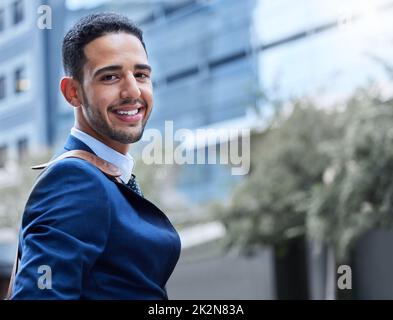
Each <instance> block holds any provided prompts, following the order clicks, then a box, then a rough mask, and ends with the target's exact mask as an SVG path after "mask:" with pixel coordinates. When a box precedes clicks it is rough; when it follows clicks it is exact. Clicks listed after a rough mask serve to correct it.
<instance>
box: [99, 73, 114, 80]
mask: <svg viewBox="0 0 393 320" xmlns="http://www.w3.org/2000/svg"><path fill="white" fill-rule="evenodd" d="M116 79H117V76H116V75H114V74H107V75H105V76H103V77H102V78H101V80H102V81H113V80H116Z"/></svg>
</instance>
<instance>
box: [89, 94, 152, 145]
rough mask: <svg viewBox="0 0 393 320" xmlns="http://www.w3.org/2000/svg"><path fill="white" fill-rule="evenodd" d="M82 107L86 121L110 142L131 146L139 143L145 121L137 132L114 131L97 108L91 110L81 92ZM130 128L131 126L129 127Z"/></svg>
mask: <svg viewBox="0 0 393 320" xmlns="http://www.w3.org/2000/svg"><path fill="white" fill-rule="evenodd" d="M83 99H84V102H85V104H84V106H85V111H86V117H87V119H86V120H87V121H88V123H89V124H90V126H91V127H92V129H93V130H94V131H96V132H97V133H99V134H100V135H103V136H105V137H108V138H110V139H112V140H115V141H117V142H120V143H123V144H131V143H135V142H137V141H139V140H140V139H141V138H142V135H143V131H144V130H145V126H146V120H145V121H144V122H143V121H142V127H141V129H140V130H139V132H136V133H130V132H126V131H125V130H121V129H116V128H114V127H111V126H110V125H109V123H107V122H106V121H105V120H104V119H105V117H104V116H103V114H102V112H101V111H100V110H99V109H98V108H92V107H91V105H90V103H89V101H88V99H87V97H86V95H85V93H84V92H83ZM130 127H131V126H130ZM135 128H136V127H135Z"/></svg>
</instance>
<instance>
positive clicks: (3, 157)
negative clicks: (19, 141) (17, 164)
mask: <svg viewBox="0 0 393 320" xmlns="http://www.w3.org/2000/svg"><path fill="white" fill-rule="evenodd" d="M6 162H7V146H5V145H3V146H1V147H0V169H3V168H5V164H6Z"/></svg>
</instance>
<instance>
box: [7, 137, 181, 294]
mask: <svg viewBox="0 0 393 320" xmlns="http://www.w3.org/2000/svg"><path fill="white" fill-rule="evenodd" d="M74 149H79V150H86V151H89V152H91V153H93V152H92V150H91V149H90V148H89V147H88V146H87V145H86V144H84V143H83V142H81V141H80V140H78V139H77V138H75V137H74V136H72V135H70V136H69V137H68V140H67V142H66V145H65V147H64V150H63V151H62V152H66V151H68V150H74ZM62 152H61V153H62ZM20 238H21V243H20V250H21V261H20V265H19V271H18V273H17V276H16V278H15V283H14V290H13V294H12V296H11V298H12V299H166V298H167V294H166V289H165V285H166V282H167V280H168V278H169V276H170V275H171V273H172V271H173V269H174V267H175V265H176V263H177V260H178V258H179V254H180V239H179V236H178V234H177V232H176V231H175V229H174V228H173V226H172V224H171V223H170V221H169V220H168V218H167V217H166V216H165V214H164V213H163V212H162V211H161V210H160V209H158V208H157V207H156V206H155V205H154V204H152V203H151V202H149V201H148V200H146V199H144V198H142V197H140V196H139V195H138V194H136V193H134V192H133V191H132V190H131V189H130V188H129V187H127V186H126V185H125V184H121V183H118V182H116V181H114V180H113V179H112V178H110V177H108V176H106V175H105V174H104V173H103V172H101V171H100V170H99V169H97V168H96V167H95V166H93V165H92V164H90V163H88V162H87V161H84V160H81V159H77V158H67V159H64V160H60V161H58V162H56V163H54V164H52V165H50V166H49V167H48V168H47V169H46V170H45V171H44V172H43V173H42V175H41V176H40V177H39V178H38V180H37V182H36V184H35V186H34V187H33V190H32V192H31V194H30V197H29V199H28V201H27V204H26V208H25V212H24V214H23V219H22V229H21V236H20ZM49 268H50V269H49ZM48 270H50V272H51V274H49V273H48V272H47V271H48ZM49 275H50V276H51V279H50V278H48V276H49ZM43 276H45V279H44V278H42V277H43ZM40 277H41V278H40ZM40 279H41V280H40ZM43 280H44V281H43ZM50 280H51V283H50V284H49V285H48V281H50ZM40 281H41V288H40V285H39V283H40ZM42 281H43V282H42ZM42 284H45V286H44V288H42Z"/></svg>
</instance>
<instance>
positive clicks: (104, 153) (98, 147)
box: [71, 127, 134, 183]
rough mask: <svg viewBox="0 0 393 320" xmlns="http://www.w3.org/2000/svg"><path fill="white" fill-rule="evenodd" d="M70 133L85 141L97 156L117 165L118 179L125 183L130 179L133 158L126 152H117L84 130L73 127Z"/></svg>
mask: <svg viewBox="0 0 393 320" xmlns="http://www.w3.org/2000/svg"><path fill="white" fill-rule="evenodd" d="M71 134H72V135H73V136H74V137H75V138H78V139H79V140H81V141H82V142H83V143H85V144H86V145H87V146H88V147H89V148H90V149H91V150H92V151H93V152H94V153H95V154H96V155H97V156H98V157H100V158H102V159H104V160H106V161H108V162H110V163H112V164H114V165H115V166H116V167H118V168H119V169H120V172H121V176H120V179H121V180H122V181H123V182H124V183H127V182H128V180H130V178H131V174H132V169H133V168H134V159H133V158H132V157H131V156H130V155H129V154H128V153H127V154H126V155H124V154H122V153H120V152H117V151H116V150H114V149H112V148H111V147H108V146H107V145H106V144H104V143H102V142H101V141H99V140H97V139H96V138H93V137H92V136H91V135H89V134H87V133H86V132H83V131H80V130H78V129H77V128H75V127H73V128H72V129H71Z"/></svg>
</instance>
